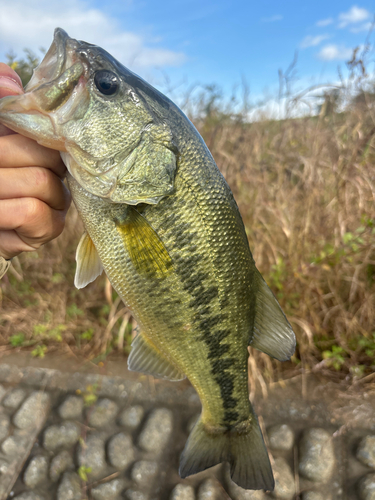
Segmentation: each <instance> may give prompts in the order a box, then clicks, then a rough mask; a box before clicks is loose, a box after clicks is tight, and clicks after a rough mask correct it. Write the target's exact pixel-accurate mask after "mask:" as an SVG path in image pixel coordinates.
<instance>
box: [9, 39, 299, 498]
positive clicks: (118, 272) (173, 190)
mask: <svg viewBox="0 0 375 500" xmlns="http://www.w3.org/2000/svg"><path fill="white" fill-rule="evenodd" d="M0 121H1V122H2V123H4V124H5V125H6V126H8V127H10V128H11V129H13V130H15V131H17V132H19V133H21V134H23V135H26V136H28V137H31V138H33V139H35V140H37V141H38V142H39V143H40V144H42V145H44V146H47V147H49V148H53V149H57V150H59V151H61V155H62V158H63V160H64V162H65V164H66V166H67V169H68V172H69V173H68V177H67V178H68V184H69V188H70V190H71V193H72V197H73V200H74V203H75V205H76V207H77V209H78V211H79V213H80V215H81V217H82V219H83V222H84V225H85V229H86V231H85V233H84V234H83V236H82V239H81V241H80V243H79V245H78V248H77V271H76V276H75V284H76V286H77V287H78V288H81V287H83V286H85V285H87V284H88V283H89V282H91V281H93V280H94V279H95V278H96V277H97V276H98V275H99V274H100V273H101V272H102V270H103V269H104V271H105V273H106V274H107V276H108V278H109V280H110V282H111V283H112V285H113V287H114V288H115V290H116V291H117V292H118V294H119V295H120V296H121V297H122V299H123V300H124V302H125V303H126V304H127V306H128V307H129V308H130V309H131V311H132V312H133V315H134V317H135V318H136V320H137V322H138V324H139V325H140V331H139V333H138V335H137V337H136V338H135V340H134V342H133V344H132V350H131V353H130V356H129V358H128V365H129V369H130V370H135V371H139V372H143V373H147V374H151V375H154V376H155V377H161V378H165V379H169V380H182V379H183V378H185V377H187V378H188V379H189V381H190V382H191V384H192V385H193V386H194V388H195V389H196V391H197V393H198V395H199V397H200V399H201V402H202V413H201V417H200V419H199V420H198V422H197V423H196V425H195V427H194V428H193V430H192V432H191V434H190V436H189V438H188V441H187V444H186V446H185V449H184V451H183V453H182V455H181V462H180V475H181V477H183V478H184V477H186V476H189V475H191V474H194V473H197V472H199V471H202V470H205V469H207V468H208V467H211V466H213V465H216V464H218V463H221V462H224V461H227V462H229V463H230V466H231V476H232V479H233V481H235V482H236V483H237V484H238V485H240V486H241V487H243V488H246V489H265V490H272V489H273V487H274V480H273V475H272V470H271V466H270V461H269V458H268V453H267V450H266V447H265V445H264V441H263V437H262V434H261V430H260V428H259V425H258V421H257V417H256V415H255V413H254V410H253V408H252V406H251V404H250V401H249V394H248V371H247V362H248V355H249V353H248V346H249V345H250V346H252V347H254V348H256V349H259V350H260V351H262V352H265V353H267V354H269V355H270V356H272V357H274V358H276V359H278V360H281V361H283V360H287V359H289V358H290V356H291V355H292V353H293V352H294V348H295V336H294V333H293V330H292V328H291V326H290V324H289V323H288V321H287V319H286V317H285V315H284V314H283V312H282V310H281V308H280V306H279V304H278V302H277V300H276V299H275V297H274V296H273V294H272V292H271V291H270V289H269V288H268V286H267V284H266V283H265V281H264V280H263V278H262V276H261V275H260V273H259V271H258V270H257V268H256V267H255V263H254V260H253V257H252V254H251V252H250V249H249V245H248V240H247V237H246V233H245V230H244V225H243V222H242V219H241V216H240V213H239V211H238V208H237V205H236V202H235V200H234V198H233V195H232V192H231V191H230V189H229V187H228V185H227V183H226V182H225V180H224V178H223V177H222V175H221V174H220V172H219V170H218V168H217V166H216V164H215V162H214V160H213V158H212V156H211V154H210V152H209V151H208V149H207V147H206V145H205V143H204V142H203V140H202V138H201V137H200V135H199V134H198V132H197V131H196V129H195V128H194V126H193V125H192V123H191V122H190V121H189V120H188V119H187V118H186V116H185V115H184V114H183V113H182V111H181V110H180V109H178V107H177V106H175V105H174V104H173V103H172V102H171V101H170V100H169V99H168V98H167V97H165V96H164V95H162V94H161V93H160V92H159V91H157V90H156V89H154V88H153V87H152V86H151V85H149V84H148V83H146V82H145V81H144V80H142V79H141V78H140V77H138V76H137V75H135V74H134V73H132V72H131V71H129V70H128V69H127V68H125V67H124V66H122V65H121V64H120V63H119V62H117V61H116V60H115V59H114V58H113V57H112V56H111V55H110V54H108V53H107V52H106V51H105V50H103V49H101V48H100V47H97V46H95V45H91V44H89V43H86V42H83V41H77V40H74V39H72V38H69V36H68V35H67V34H66V33H65V32H64V31H63V30H62V29H57V30H56V31H55V36H54V41H53V43H52V45H51V48H50V49H49V51H48V53H47V54H46V56H45V58H44V59H43V61H42V63H41V64H40V65H39V67H38V68H37V69H36V70H35V71H34V75H33V77H32V79H31V80H30V82H29V84H28V85H27V87H26V93H25V94H24V95H19V96H10V97H5V98H3V99H1V101H0Z"/></svg>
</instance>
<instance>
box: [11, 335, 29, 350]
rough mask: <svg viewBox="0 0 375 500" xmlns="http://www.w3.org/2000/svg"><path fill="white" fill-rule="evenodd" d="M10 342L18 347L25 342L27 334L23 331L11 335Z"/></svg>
mask: <svg viewBox="0 0 375 500" xmlns="http://www.w3.org/2000/svg"><path fill="white" fill-rule="evenodd" d="M9 342H10V344H11V345H12V346H13V347H18V346H20V345H22V344H23V343H24V342H25V335H24V334H23V333H16V334H15V335H12V336H11V337H9Z"/></svg>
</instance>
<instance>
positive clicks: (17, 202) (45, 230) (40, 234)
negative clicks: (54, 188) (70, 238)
mask: <svg viewBox="0 0 375 500" xmlns="http://www.w3.org/2000/svg"><path fill="white" fill-rule="evenodd" d="M65 214H66V210H54V209H53V208H51V207H50V206H48V205H47V204H46V203H44V202H43V201H40V200H38V199H36V198H16V199H12V200H1V201H0V230H2V231H3V230H5V231H9V230H14V231H16V233H17V234H18V236H19V237H20V238H21V239H22V240H23V241H24V242H25V243H27V244H28V245H30V246H32V247H33V248H34V249H36V248H39V247H40V246H41V245H43V243H46V242H47V241H50V240H52V239H53V238H56V237H57V236H58V235H59V234H60V233H61V232H62V230H63V228H64V220H65Z"/></svg>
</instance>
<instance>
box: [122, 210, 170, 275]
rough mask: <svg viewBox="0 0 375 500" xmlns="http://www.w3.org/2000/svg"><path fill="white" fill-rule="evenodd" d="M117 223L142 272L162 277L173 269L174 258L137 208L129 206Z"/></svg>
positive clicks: (130, 252)
mask: <svg viewBox="0 0 375 500" xmlns="http://www.w3.org/2000/svg"><path fill="white" fill-rule="evenodd" d="M115 224H116V228H117V231H118V232H119V234H120V235H121V237H122V239H123V241H124V243H125V245H126V248H127V249H128V252H129V255H130V258H131V261H132V263H133V265H134V267H135V268H136V269H137V271H138V272H139V273H140V274H145V275H151V276H156V277H158V278H162V277H163V276H165V275H167V274H168V273H169V272H170V271H171V268H172V260H171V258H170V256H169V254H168V251H167V249H166V248H165V246H164V243H163V242H162V241H161V239H160V238H159V236H158V234H157V233H156V232H155V231H154V229H153V228H152V227H151V226H150V224H149V223H148V222H147V220H146V219H145V218H144V217H142V215H141V214H140V213H139V212H137V210H136V209H135V208H133V207H128V208H127V213H126V217H125V218H124V219H123V220H115Z"/></svg>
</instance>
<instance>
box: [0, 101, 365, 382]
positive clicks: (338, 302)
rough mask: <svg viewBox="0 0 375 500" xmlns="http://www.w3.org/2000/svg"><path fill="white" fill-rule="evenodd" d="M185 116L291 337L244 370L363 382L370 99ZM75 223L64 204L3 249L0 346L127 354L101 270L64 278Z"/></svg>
mask: <svg viewBox="0 0 375 500" xmlns="http://www.w3.org/2000/svg"><path fill="white" fill-rule="evenodd" d="M242 118H243V117H242ZM196 125H197V127H198V129H199V131H200V132H201V134H202V135H203V137H204V139H205V141H206V143H207V145H208V147H209V148H210V150H211V152H212V154H213V156H214V158H215V160H216V162H217V164H218V167H219V169H220V170H221V172H222V173H223V175H224V176H225V178H226V180H227V181H228V183H229V185H230V187H231V188H232V190H233V192H234V195H235V198H236V200H237V203H238V205H239V208H240V211H241V214H242V217H243V220H244V223H245V227H246V231H247V234H248V238H249V243H250V247H251V249H252V251H253V254H254V257H255V260H256V262H257V266H258V268H259V269H260V271H261V272H262V274H263V276H264V277H265V279H266V281H267V282H268V283H269V285H270V286H271V288H272V290H273V292H274V293H275V295H276V296H277V298H278V299H279V301H280V304H281V305H282V307H283V309H284V311H285V313H286V315H287V316H288V318H289V320H290V322H291V323H292V326H293V327H294V329H295V332H296V335H297V339H298V345H297V350H296V353H295V356H294V357H293V359H292V362H291V363H287V364H284V365H281V364H280V363H276V362H274V361H271V360H270V359H269V358H268V357H266V356H265V355H262V354H260V353H257V352H253V353H252V354H253V358H252V362H251V370H252V374H253V375H254V376H256V377H258V378H260V379H261V378H262V377H263V379H264V380H272V379H277V378H278V377H279V375H280V372H281V371H282V370H285V369H288V370H294V372H297V371H301V369H302V368H303V369H312V370H316V371H329V372H330V373H331V374H332V376H333V375H335V376H340V377H349V378H360V377H363V378H366V380H371V379H372V374H373V373H374V371H375V203H374V201H375V167H374V164H375V150H374V147H375V108H374V107H373V106H372V104H371V103H366V102H359V103H358V102H356V103H354V102H353V103H352V105H351V106H350V107H347V108H346V109H345V111H344V112H340V113H337V112H336V113H335V112H328V111H327V110H326V112H324V109H323V112H322V113H321V114H320V116H314V117H307V118H296V119H285V120H281V121H270V120H263V121H258V122H254V123H246V122H245V121H244V120H243V119H241V117H239V116H238V115H231V114H223V113H221V114H220V113H219V112H215V110H214V111H212V110H210V112H209V113H206V115H205V116H204V117H203V118H202V117H200V118H199V119H197V120H196ZM81 233H82V225H81V223H80V221H79V218H78V216H77V213H76V211H75V210H74V208H72V209H71V210H70V212H69V215H68V220H67V226H66V229H65V231H64V233H63V234H62V235H61V236H60V237H59V238H58V239H57V240H56V241H53V242H51V243H49V244H48V245H46V246H45V247H43V248H41V249H40V251H38V252H34V253H31V254H23V255H21V256H20V257H19V258H18V259H15V262H14V268H13V269H12V270H11V271H10V272H9V273H8V274H7V276H6V277H5V278H4V279H3V280H2V281H1V283H0V300H1V316H0V351H1V352H2V353H6V352H7V351H9V350H10V349H29V350H30V351H31V352H32V353H33V355H34V356H44V355H47V356H48V353H50V352H53V351H55V350H58V351H65V352H69V353H71V354H72V355H80V356H84V357H87V358H94V359H96V360H100V359H103V357H105V356H106V355H107V354H108V353H109V352H114V351H115V352H123V353H125V354H127V353H128V352H129V345H130V342H131V337H132V329H133V327H134V325H133V324H132V320H131V317H130V315H129V312H128V310H127V309H126V307H125V306H124V305H123V304H122V303H121V301H120V300H119V298H118V297H117V296H116V294H115V293H114V292H113V290H112V289H111V287H110V285H109V283H108V281H107V280H106V279H105V277H100V278H99V279H97V280H96V281H95V282H94V283H92V284H90V285H89V286H88V287H86V288H85V289H84V290H80V291H78V290H76V289H75V288H74V286H73V278H74V271H75V261H74V254H75V249H76V246H77V243H78V241H79V238H80V236H81ZM260 374H262V375H260Z"/></svg>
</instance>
